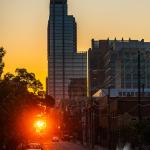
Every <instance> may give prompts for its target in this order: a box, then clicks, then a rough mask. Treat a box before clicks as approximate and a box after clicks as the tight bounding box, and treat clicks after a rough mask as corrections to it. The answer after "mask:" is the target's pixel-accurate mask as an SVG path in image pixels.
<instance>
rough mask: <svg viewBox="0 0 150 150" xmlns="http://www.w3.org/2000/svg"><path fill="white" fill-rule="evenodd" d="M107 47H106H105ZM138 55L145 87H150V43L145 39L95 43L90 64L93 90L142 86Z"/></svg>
mask: <svg viewBox="0 0 150 150" xmlns="http://www.w3.org/2000/svg"><path fill="white" fill-rule="evenodd" d="M102 45H103V46H102ZM138 52H140V57H141V58H140V66H141V69H140V70H141V77H140V79H141V85H142V84H143V85H144V87H145V88H150V59H149V58H150V42H144V40H141V41H138V40H131V39H129V40H127V41H126V40H123V39H122V40H120V41H119V40H116V39H115V40H109V39H108V40H105V41H94V40H93V41H92V48H91V49H90V50H89V55H90V56H89V58H90V59H89V64H90V74H91V85H92V90H94V92H95V89H97V88H99V89H100V88H108V87H111V88H117V89H122V88H123V89H135V88H137V87H138Z"/></svg>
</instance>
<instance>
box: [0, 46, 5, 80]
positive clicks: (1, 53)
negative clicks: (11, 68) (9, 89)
mask: <svg viewBox="0 0 150 150" xmlns="http://www.w3.org/2000/svg"><path fill="white" fill-rule="evenodd" d="M4 55H5V50H4V48H3V47H0V78H1V75H2V73H3V68H4V63H3V57H4Z"/></svg>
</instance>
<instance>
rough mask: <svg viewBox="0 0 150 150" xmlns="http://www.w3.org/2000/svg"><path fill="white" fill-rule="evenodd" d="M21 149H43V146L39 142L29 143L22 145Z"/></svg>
mask: <svg viewBox="0 0 150 150" xmlns="http://www.w3.org/2000/svg"><path fill="white" fill-rule="evenodd" d="M23 150H43V148H42V145H41V144H39V143H29V144H27V145H25V146H24V148H23Z"/></svg>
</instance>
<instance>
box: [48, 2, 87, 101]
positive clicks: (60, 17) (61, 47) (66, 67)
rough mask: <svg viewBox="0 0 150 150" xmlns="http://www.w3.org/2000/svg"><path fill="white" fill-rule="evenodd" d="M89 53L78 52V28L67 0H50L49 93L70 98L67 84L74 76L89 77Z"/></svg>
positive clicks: (56, 96) (58, 98) (56, 97)
mask: <svg viewBox="0 0 150 150" xmlns="http://www.w3.org/2000/svg"><path fill="white" fill-rule="evenodd" d="M86 67H87V56H86V53H77V29H76V22H75V18H74V17H73V16H70V15H68V9H67V0H51V1H50V17H49V22H48V80H47V93H48V95H51V96H52V97H54V98H55V99H56V100H62V99H63V100H64V99H68V98H69V94H68V85H69V84H70V82H71V79H73V78H86Z"/></svg>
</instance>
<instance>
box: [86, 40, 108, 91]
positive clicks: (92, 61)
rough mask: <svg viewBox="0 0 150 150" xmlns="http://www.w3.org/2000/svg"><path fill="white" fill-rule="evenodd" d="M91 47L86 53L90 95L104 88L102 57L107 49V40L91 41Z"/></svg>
mask: <svg viewBox="0 0 150 150" xmlns="http://www.w3.org/2000/svg"><path fill="white" fill-rule="evenodd" d="M91 44H92V47H91V48H90V49H89V51H88V62H89V66H88V69H89V78H90V82H91V90H92V94H94V93H95V92H97V90H99V89H100V88H103V87H104V80H105V69H104V65H105V62H104V59H105V58H104V55H105V53H106V52H107V51H108V49H109V41H108V40H100V41H95V40H92V41H91Z"/></svg>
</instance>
